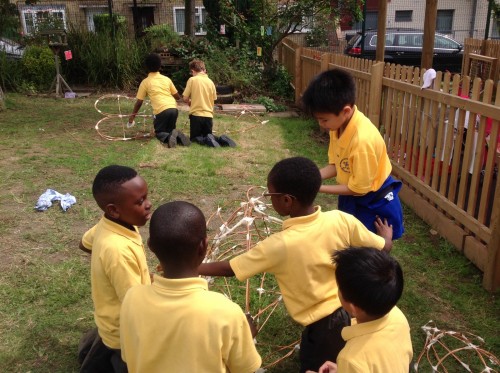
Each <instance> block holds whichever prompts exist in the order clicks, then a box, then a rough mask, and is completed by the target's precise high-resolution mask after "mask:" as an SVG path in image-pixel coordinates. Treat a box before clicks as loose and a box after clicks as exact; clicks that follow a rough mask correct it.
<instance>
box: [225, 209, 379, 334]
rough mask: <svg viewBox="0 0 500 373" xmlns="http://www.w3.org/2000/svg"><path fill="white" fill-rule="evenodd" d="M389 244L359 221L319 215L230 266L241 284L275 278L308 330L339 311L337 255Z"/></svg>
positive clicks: (290, 224) (286, 228) (287, 227)
mask: <svg viewBox="0 0 500 373" xmlns="http://www.w3.org/2000/svg"><path fill="white" fill-rule="evenodd" d="M384 245H385V240H384V239H383V238H382V237H380V236H377V235H376V234H374V233H372V232H370V231H369V230H368V229H367V228H366V227H365V226H364V225H363V224H362V223H361V222H359V220H357V219H356V218H355V217H354V216H352V215H350V214H347V213H345V212H342V211H338V210H334V211H328V212H321V208H320V207H319V206H317V207H316V211H315V212H314V213H313V214H311V215H307V216H301V217H296V218H290V219H287V220H285V221H284V222H283V231H281V232H279V233H275V234H273V235H271V236H269V237H268V238H266V239H265V240H263V241H261V242H260V243H258V244H257V245H255V247H253V248H252V249H250V250H249V251H247V252H246V253H244V254H241V255H239V256H237V257H235V258H233V259H232V260H230V262H229V264H230V265H231V268H232V269H233V271H234V273H235V275H236V277H237V278H238V280H240V281H243V280H245V279H247V278H250V277H252V276H253V275H256V274H257V273H262V272H269V273H272V274H274V276H275V277H276V281H277V282H278V285H279V287H280V291H281V294H282V296H283V301H284V303H285V306H286V308H287V310H288V313H289V314H290V316H291V317H292V318H293V319H294V320H295V321H297V322H298V323H300V324H301V325H304V326H306V325H309V324H312V323H313V322H315V321H318V320H320V319H322V318H323V317H325V316H327V315H330V314H331V313H332V312H333V311H335V310H336V309H337V308H340V306H341V304H340V300H339V298H338V289H337V282H336V280H335V272H334V271H335V267H334V266H333V264H332V254H333V252H334V251H335V250H343V249H345V248H348V247H351V246H357V247H364V246H366V247H374V248H377V249H382V248H383V247H384Z"/></svg>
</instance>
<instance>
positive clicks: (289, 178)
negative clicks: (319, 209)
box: [267, 157, 321, 205]
mask: <svg viewBox="0 0 500 373" xmlns="http://www.w3.org/2000/svg"><path fill="white" fill-rule="evenodd" d="M267 180H268V182H269V183H270V184H271V185H272V186H273V187H274V189H275V190H276V192H278V193H286V194H291V195H292V196H294V197H295V198H297V200H298V201H299V202H300V203H302V204H304V205H307V204H312V203H313V202H314V199H315V198H316V195H317V194H318V192H319V188H320V186H321V174H320V172H319V169H318V166H316V164H315V163H314V162H313V161H311V160H310V159H308V158H304V157H292V158H285V159H282V160H281V161H279V162H278V163H276V164H275V165H274V167H273V168H272V169H271V171H270V172H269V175H268V176H267Z"/></svg>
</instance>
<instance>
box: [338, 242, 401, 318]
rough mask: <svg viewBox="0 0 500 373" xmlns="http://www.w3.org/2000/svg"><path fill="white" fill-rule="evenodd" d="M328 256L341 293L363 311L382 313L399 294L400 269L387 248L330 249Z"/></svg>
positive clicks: (383, 313) (391, 306) (390, 306)
mask: <svg viewBox="0 0 500 373" xmlns="http://www.w3.org/2000/svg"><path fill="white" fill-rule="evenodd" d="M332 258H333V264H334V265H336V269H335V277H336V279H337V284H338V288H339V291H340V292H341V293H342V297H343V298H344V299H345V300H346V301H348V302H351V303H352V304H354V305H355V306H357V307H359V308H361V309H362V310H363V311H365V312H366V313H367V314H369V315H371V316H376V317H382V316H383V315H385V314H387V313H388V312H389V311H390V310H391V309H392V308H393V307H394V306H395V305H396V304H397V302H398V300H399V298H401V294H402V293H403V286H404V280H403V271H402V270H401V267H400V265H399V263H398V262H397V260H396V259H394V258H393V257H392V256H391V255H390V254H388V253H387V252H385V251H381V250H377V249H373V248H366V247H365V248H348V249H345V250H339V251H336V252H334V254H333V256H332Z"/></svg>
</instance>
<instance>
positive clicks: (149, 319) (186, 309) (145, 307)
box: [121, 275, 261, 373]
mask: <svg viewBox="0 0 500 373" xmlns="http://www.w3.org/2000/svg"><path fill="white" fill-rule="evenodd" d="M121 352H122V358H123V360H124V361H125V362H126V363H127V367H128V371H129V372H130V373H139V372H140V373H142V372H147V373H156V372H157V373H168V372H172V373H179V372H204V373H219V372H220V373H225V372H232V373H251V372H255V371H256V370H257V369H258V368H259V367H260V365H261V358H260V355H259V354H258V352H257V350H256V348H255V344H254V342H253V338H252V334H251V332H250V327H249V325H248V322H247V319H246V317H245V315H244V314H243V311H242V310H241V308H240V306H238V305H237V304H235V303H233V302H232V301H230V300H229V299H227V298H226V297H225V296H224V295H223V294H220V293H216V292H212V291H208V285H207V281H206V280H205V279H202V278H199V277H195V278H183V279H166V278H163V277H160V276H157V275H155V276H154V281H153V284H152V285H145V286H136V287H134V288H133V289H130V290H129V291H128V293H127V295H126V296H125V299H124V301H123V306H122V310H121Z"/></svg>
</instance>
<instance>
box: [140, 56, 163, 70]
mask: <svg viewBox="0 0 500 373" xmlns="http://www.w3.org/2000/svg"><path fill="white" fill-rule="evenodd" d="M144 64H145V65H146V69H148V72H150V73H154V72H157V71H160V68H161V58H160V55H159V54H157V53H150V54H148V55H147V57H146V59H145V60H144Z"/></svg>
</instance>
